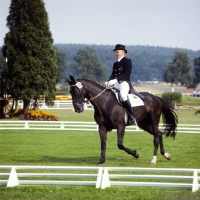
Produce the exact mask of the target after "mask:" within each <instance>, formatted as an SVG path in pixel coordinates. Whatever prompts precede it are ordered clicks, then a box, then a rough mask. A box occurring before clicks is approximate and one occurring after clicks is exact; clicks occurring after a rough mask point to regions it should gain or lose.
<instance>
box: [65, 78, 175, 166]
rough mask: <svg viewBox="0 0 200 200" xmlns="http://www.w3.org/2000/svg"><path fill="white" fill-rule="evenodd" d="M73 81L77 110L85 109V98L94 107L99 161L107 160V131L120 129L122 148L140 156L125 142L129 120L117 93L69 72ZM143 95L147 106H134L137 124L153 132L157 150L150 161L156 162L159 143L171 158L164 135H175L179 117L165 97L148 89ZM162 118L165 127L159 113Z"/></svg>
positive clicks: (71, 81) (71, 91)
mask: <svg viewBox="0 0 200 200" xmlns="http://www.w3.org/2000/svg"><path fill="white" fill-rule="evenodd" d="M66 81H67V82H68V83H69V85H70V93H71V95H72V101H73V106H74V109H75V112H78V113H80V112H83V110H84V102H85V98H87V99H88V100H89V101H90V102H91V104H92V105H93V107H94V118H95V121H96V123H97V124H98V125H99V135H100V139H101V156H100V161H99V163H98V164H99V165H102V164H103V163H104V162H105V154H106V140H107V132H108V131H111V130H112V129H117V145H118V148H119V149H120V150H124V151H125V152H127V153H128V154H130V155H132V156H134V157H135V158H138V157H139V154H138V152H137V150H131V149H129V148H126V147H125V146H124V145H123V138H124V134H125V127H126V123H125V120H124V109H123V107H122V106H121V105H120V104H119V103H118V101H117V99H116V96H115V94H114V93H113V92H112V91H111V90H110V89H106V88H105V87H102V86H101V85H99V84H97V83H95V82H93V81H90V80H87V79H77V80H75V79H74V77H73V76H70V80H66ZM140 94H142V95H143V96H144V106H138V107H134V108H133V109H134V113H135V116H136V120H137V125H138V126H139V127H140V128H141V129H143V130H144V131H147V132H149V133H150V134H152V135H153V137H154V140H153V143H154V151H153V158H152V160H151V162H150V164H153V165H156V160H157V151H158V147H159V146H160V153H161V154H162V155H163V156H164V157H165V158H166V159H168V160H170V159H171V156H170V154H169V153H167V152H165V150H164V145H163V139H162V136H163V135H165V136H166V137H169V136H170V137H173V138H175V136H176V128H177V123H178V118H177V115H176V113H175V112H174V110H173V108H172V107H170V106H169V105H168V104H167V103H166V102H165V101H164V100H162V99H161V98H159V97H156V96H154V95H152V94H150V93H147V92H141V93H140ZM161 114H162V118H163V124H164V127H163V130H162V131H160V130H159V128H158V125H159V121H160V117H161Z"/></svg>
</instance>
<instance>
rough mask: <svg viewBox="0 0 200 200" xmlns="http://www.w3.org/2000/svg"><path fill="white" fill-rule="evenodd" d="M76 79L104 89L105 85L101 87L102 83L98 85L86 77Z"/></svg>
mask: <svg viewBox="0 0 200 200" xmlns="http://www.w3.org/2000/svg"><path fill="white" fill-rule="evenodd" d="M77 81H86V82H89V83H91V84H93V85H95V86H97V87H98V88H100V89H104V88H105V87H103V86H102V85H100V84H98V83H96V82H94V81H91V80H88V79H84V78H81V79H77Z"/></svg>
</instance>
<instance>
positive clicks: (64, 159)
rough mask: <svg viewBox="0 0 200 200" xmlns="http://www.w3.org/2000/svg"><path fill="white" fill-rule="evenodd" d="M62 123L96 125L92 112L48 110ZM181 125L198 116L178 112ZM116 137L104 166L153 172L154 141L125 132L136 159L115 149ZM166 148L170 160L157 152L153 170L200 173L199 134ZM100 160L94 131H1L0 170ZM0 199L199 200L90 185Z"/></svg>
mask: <svg viewBox="0 0 200 200" xmlns="http://www.w3.org/2000/svg"><path fill="white" fill-rule="evenodd" d="M49 111H50V112H52V113H55V114H57V115H58V116H59V117H60V119H61V120H67V121H70V120H71V121H94V119H93V111H84V112H83V113H80V114H78V113H75V112H73V111H70V110H49ZM177 114H178V116H179V123H182V124H183V123H192V124H199V121H200V114H197V115H195V114H194V110H188V109H187V110H182V109H180V110H178V111H177ZM116 144H117V138H116V132H115V131H113V132H110V133H108V140H107V154H106V158H107V160H106V163H105V165H104V166H119V167H152V166H150V164H149V162H150V159H151V158H152V153H153V138H152V136H151V135H150V134H148V133H145V132H140V133H137V132H134V133H130V132H127V133H126V134H125V139H124V145H125V146H127V147H129V148H131V149H137V150H138V151H139V154H140V158H139V159H135V158H133V157H131V156H130V155H128V154H126V153H125V152H122V151H120V150H118V148H117V145H116ZM164 145H165V149H166V151H167V152H169V153H170V154H171V156H172V160H170V161H168V160H166V159H165V158H164V157H163V156H161V154H160V153H158V161H157V165H156V166H155V167H156V168H165V167H166V168H200V134H185V133H178V134H177V137H176V139H175V140H173V139H171V138H165V137H164ZM99 156H100V140H99V135H98V132H95V131H94V132H93V131H89V132H85V131H83V132H81V131H38V130H1V132H0V165H53V166H97V162H98V161H99ZM0 199H3V200H4V199H10V200H11V199H13V200H14V199H15V200H18V199H19V200H24V199H26V200H29V199H31V200H35V199H45V200H46V199H48V200H51V199H67V200H68V199H69V200H70V199H72V200H83V199H88V200H90V199H91V200H93V199H96V200H99V199H108V200H112V199H115V200H121V199H122V200H124V199H134V200H137V199H138V200H146V199H147V200H151V199H152V200H168V199H171V200H190V199H191V200H194V199H195V200H197V199H200V190H199V191H198V192H195V193H192V191H191V189H181V188H152V187H111V188H106V189H105V190H101V189H95V188H94V187H93V186H18V187H14V188H6V187H5V186H1V187H0Z"/></svg>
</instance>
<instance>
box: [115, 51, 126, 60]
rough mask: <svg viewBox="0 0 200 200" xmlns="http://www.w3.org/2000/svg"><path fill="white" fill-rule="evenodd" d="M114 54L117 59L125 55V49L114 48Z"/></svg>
mask: <svg viewBox="0 0 200 200" xmlns="http://www.w3.org/2000/svg"><path fill="white" fill-rule="evenodd" d="M115 55H116V57H117V58H118V59H119V58H121V57H123V56H124V55H125V51H124V50H116V51H115Z"/></svg>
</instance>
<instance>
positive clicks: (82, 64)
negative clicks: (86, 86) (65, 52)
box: [72, 47, 106, 82]
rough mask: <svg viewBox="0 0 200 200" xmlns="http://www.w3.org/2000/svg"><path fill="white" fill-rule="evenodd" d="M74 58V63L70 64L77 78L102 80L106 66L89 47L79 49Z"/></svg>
mask: <svg viewBox="0 0 200 200" xmlns="http://www.w3.org/2000/svg"><path fill="white" fill-rule="evenodd" d="M74 60H75V63H73V64H72V68H73V69H74V71H75V73H76V75H77V76H78V78H87V79H89V80H93V81H96V82H101V81H103V80H104V78H105V76H106V68H105V66H103V64H102V63H101V62H100V60H99V58H98V57H97V56H96V55H95V54H94V52H93V50H92V49H91V48H89V47H86V48H85V49H79V50H78V51H77V55H76V56H74Z"/></svg>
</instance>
